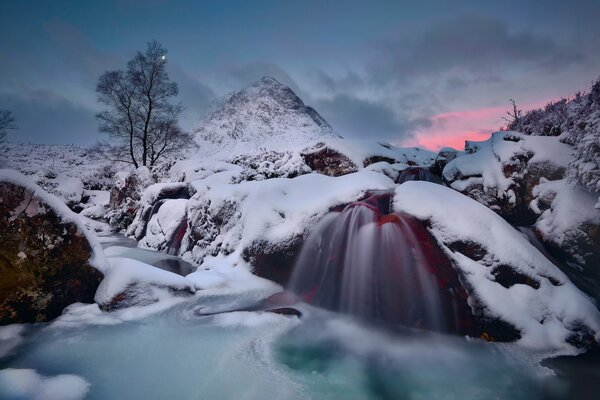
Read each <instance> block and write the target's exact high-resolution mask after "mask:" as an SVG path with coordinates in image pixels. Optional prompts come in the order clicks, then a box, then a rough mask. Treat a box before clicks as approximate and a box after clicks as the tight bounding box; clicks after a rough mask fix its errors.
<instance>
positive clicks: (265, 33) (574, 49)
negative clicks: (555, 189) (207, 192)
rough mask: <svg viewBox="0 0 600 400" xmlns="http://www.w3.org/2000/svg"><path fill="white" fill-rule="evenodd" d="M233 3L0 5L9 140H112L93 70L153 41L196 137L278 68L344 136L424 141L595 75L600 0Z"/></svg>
mask: <svg viewBox="0 0 600 400" xmlns="http://www.w3.org/2000/svg"><path fill="white" fill-rule="evenodd" d="M233 3H235V4H233ZM233 3H231V2H229V3H227V4H224V3H216V2H214V3H213V2H187V1H176V2H169V1H162V0H156V1H151V2H142V1H137V0H125V1H110V2H106V3H102V4H92V3H86V4H82V3H78V2H73V1H61V2H53V3H52V4H50V3H48V4H46V3H38V2H19V3H17V2H10V3H8V2H7V3H3V4H2V5H1V6H0V11H1V12H0V15H1V17H0V18H1V19H2V24H0V32H2V35H0V36H1V38H0V71H1V72H2V74H0V88H1V89H0V109H9V110H11V111H13V113H14V114H15V116H16V119H17V124H18V126H19V130H17V131H14V132H11V134H10V135H9V137H8V139H9V140H10V141H12V142H32V143H39V144H42V143H43V144H79V145H90V144H93V143H95V142H97V141H98V140H101V139H103V138H104V136H103V135H102V134H100V133H99V132H98V123H97V121H96V120H95V118H94V115H95V114H96V113H97V112H98V111H100V110H101V109H102V107H101V105H100V104H99V103H98V102H97V99H96V93H95V85H96V83H97V81H98V77H99V76H100V74H102V73H103V72H104V71H106V70H113V69H123V68H124V67H125V64H126V61H127V60H128V59H130V58H131V57H132V56H133V55H134V54H135V51H137V50H143V49H144V47H145V44H146V42H148V41H150V40H153V39H156V40H158V41H159V42H161V43H162V44H163V45H164V46H165V47H166V48H167V49H168V51H169V53H168V61H169V64H168V68H169V74H170V77H171V78H172V79H173V81H175V82H176V83H178V85H179V89H180V94H179V96H178V98H177V100H178V101H181V102H182V103H183V105H184V107H186V112H185V113H184V115H183V116H182V120H181V123H182V126H183V127H184V128H185V129H187V130H189V131H191V130H193V129H194V128H196V127H197V126H198V125H199V122H200V121H201V119H202V117H203V116H204V115H205V114H206V112H207V111H208V109H209V105H210V104H211V102H212V101H214V100H215V99H217V98H220V97H222V96H224V95H226V94H227V93H230V92H234V91H237V90H240V89H242V88H243V87H246V86H248V85H250V84H251V83H252V82H254V81H256V80H258V79H260V78H261V77H262V76H272V77H273V78H275V79H277V80H278V81H279V82H281V83H282V84H285V85H287V86H289V87H290V88H291V89H292V90H294V92H296V94H297V95H298V96H299V97H300V98H301V99H302V100H303V101H304V102H305V104H307V105H310V106H312V107H314V108H315V109H316V110H317V112H319V114H321V115H322V116H323V117H324V118H325V119H326V120H327V121H328V122H329V123H330V124H331V125H332V127H333V128H334V130H335V131H336V132H338V133H339V134H340V135H342V136H343V137H345V138H352V139H367V140H377V141H385V142H389V143H392V144H394V145H396V146H402V147H422V148H426V149H429V150H439V148H442V147H453V148H458V149H462V148H463V146H464V141H467V140H483V139H486V138H487V137H489V135H490V133H491V132H493V131H497V130H498V129H499V128H500V127H501V126H502V125H504V121H503V120H502V117H503V115H504V113H505V111H506V110H508V108H509V99H511V98H514V99H515V100H516V101H517V104H518V106H519V108H520V109H522V110H523V111H527V110H530V109H533V108H537V107H540V106H543V105H544V104H546V103H548V102H550V101H554V100H558V99H560V98H563V97H569V96H572V95H573V94H574V93H576V92H578V91H587V90H588V89H589V87H590V84H591V82H593V81H594V80H595V79H597V77H598V75H599V74H600V69H599V68H598V66H599V65H600V27H598V26H597V24H596V23H595V22H594V15H598V12H599V11H600V4H597V3H594V2H592V1H583V0H582V1H577V2H575V3H577V4H562V3H561V2H554V1H552V2H549V3H551V4H548V3H547V6H546V7H544V9H540V8H539V6H536V5H535V4H534V2H525V3H523V4H522V3H518V2H511V3H512V4H513V6H514V8H513V7H506V6H502V7H498V6H496V5H494V4H480V3H478V2H473V1H461V2H459V3H456V4H453V5H447V4H445V3H444V2H440V1H430V2H427V3H426V4H420V5H412V4H407V3H404V2H402V3H398V2H387V1H381V2H377V3H376V4H374V5H372V6H370V7H369V8H365V7H364V6H362V5H361V4H360V3H359V2H344V3H343V7H340V4H341V3H339V2H331V3H327V4H323V3H320V2H307V3H306V2H303V3H299V2H298V3H295V2H286V3H279V2H274V1H263V2H259V3H249V2H243V1H240V2H238V1H234V2H233ZM515 9H516V10H518V12H515V11H514V10H515ZM332 17H333V18H332Z"/></svg>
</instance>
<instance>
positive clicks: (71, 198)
mask: <svg viewBox="0 0 600 400" xmlns="http://www.w3.org/2000/svg"><path fill="white" fill-rule="evenodd" d="M32 178H33V179H35V183H36V184H38V185H39V186H40V187H41V188H42V189H44V190H45V191H47V192H49V193H52V194H53V195H55V196H56V197H58V198H59V199H61V200H62V201H63V202H64V203H65V204H66V205H67V206H68V207H69V208H70V209H72V210H74V211H79V210H80V203H81V201H82V198H83V182H82V181H81V179H79V178H73V177H71V176H67V175H65V174H57V173H55V172H51V171H40V172H39V173H37V174H36V175H33V176H32Z"/></svg>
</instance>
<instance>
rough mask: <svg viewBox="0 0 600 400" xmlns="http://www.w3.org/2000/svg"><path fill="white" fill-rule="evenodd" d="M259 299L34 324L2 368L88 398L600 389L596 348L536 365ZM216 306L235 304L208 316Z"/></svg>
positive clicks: (116, 247)
mask: <svg viewBox="0 0 600 400" xmlns="http://www.w3.org/2000/svg"><path fill="white" fill-rule="evenodd" d="M103 242H104V247H105V249H106V253H107V255H108V256H122V257H129V258H133V259H136V260H139V261H142V262H145V263H148V264H152V265H154V266H156V267H158V268H162V269H165V270H169V271H171V272H176V273H179V274H181V275H185V274H187V273H189V272H191V271H193V270H194V266H193V265H191V264H189V263H187V262H186V261H184V260H182V259H180V258H178V257H175V256H171V255H167V254H163V253H158V252H155V251H151V250H145V249H140V248H137V247H135V244H136V243H135V241H133V240H131V239H127V238H125V237H123V236H120V235H113V236H111V237H107V238H104V239H103ZM260 296H261V294H260V293H257V292H253V291H252V290H248V291H242V292H235V293H232V292H230V291H223V292H219V291H218V290H216V291H215V290H211V291H207V292H206V293H202V291H199V292H198V293H197V294H196V296H194V297H192V298H191V299H189V300H186V301H184V302H181V303H179V304H177V305H175V306H174V307H172V308H169V309H167V310H164V311H161V312H159V313H155V314H152V315H150V316H146V317H143V318H140V319H135V320H126V321H116V320H113V319H107V318H98V319H96V320H95V319H93V318H92V319H89V318H82V319H80V320H78V319H77V318H70V319H69V320H68V321H69V323H64V321H63V323H58V322H53V323H50V324H35V325H28V326H26V327H25V329H24V334H23V340H22V342H21V343H20V344H19V345H18V346H17V347H16V349H15V350H14V351H13V352H11V353H10V354H9V355H8V356H6V357H4V358H0V368H27V369H34V370H36V371H37V373H39V374H41V375H44V376H48V377H52V376H56V375H60V374H73V375H77V376H80V377H82V378H83V379H85V380H86V381H87V382H88V383H89V384H90V387H89V392H88V393H87V396H86V397H85V398H87V399H114V400H118V399H257V400H258V399H260V400H262V399H424V400H425V399H426V400H430V399H491V398H494V399H570V398H577V399H586V398H594V396H592V395H595V394H596V393H598V391H599V389H600V367H599V366H600V362H599V360H600V354H598V352H590V353H588V354H585V355H582V356H578V357H560V358H556V359H552V360H546V361H544V362H542V364H543V365H540V363H539V360H538V359H536V358H535V357H533V356H532V355H529V354H527V353H526V352H525V351H523V350H522V349H520V348H518V347H517V346H515V345H510V344H497V343H487V342H484V341H481V340H477V339H466V338H463V337H459V336H454V335H445V334H440V333H429V332H424V331H419V330H409V329H406V330H395V331H394V332H390V331H388V330H385V329H381V328H375V327H373V326H372V325H366V324H364V323H363V322H361V321H360V320H358V319H355V318H354V317H352V316H349V315H341V314H339V313H336V312H333V311H326V310H323V309H319V308H315V307H312V306H309V305H304V304H303V305H300V306H299V307H298V309H299V310H300V311H301V312H302V317H301V318H298V317H296V316H284V315H278V314H274V313H270V312H264V311H236V310H240V309H243V308H245V309H247V304H248V302H251V301H256V299H259V298H260ZM81 307H90V306H81ZM210 309H219V310H226V311H227V310H231V311H229V312H222V313H219V314H213V315H207V314H206V313H204V312H202V311H205V310H210ZM82 310H85V308H82ZM76 311H77V310H75V312H74V315H75V314H77V312H76ZM59 322H60V321H59ZM550 368H552V369H550ZM0 397H1V395H0Z"/></svg>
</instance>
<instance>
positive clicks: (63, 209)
mask: <svg viewBox="0 0 600 400" xmlns="http://www.w3.org/2000/svg"><path fill="white" fill-rule="evenodd" d="M0 182H9V183H12V184H14V185H17V186H20V187H24V188H26V189H27V190H28V191H30V192H31V193H32V194H33V196H35V197H37V198H39V199H40V200H41V201H42V202H43V203H44V204H46V205H48V206H49V207H50V208H51V209H52V210H53V211H54V212H55V213H56V214H57V215H58V216H59V217H60V218H61V219H62V220H63V221H65V222H71V223H73V224H75V225H76V226H77V228H78V229H79V230H80V231H81V232H82V233H83V235H84V236H85V238H86V239H87V241H88V242H89V244H90V247H91V248H92V257H91V258H90V260H89V263H90V265H91V266H92V267H94V268H96V269H97V270H99V271H101V272H104V271H105V270H106V269H107V268H108V263H107V261H106V258H105V257H104V252H103V251H102V246H101V245H100V242H99V241H98V238H97V237H96V236H95V235H94V234H92V233H91V232H90V231H89V230H88V228H87V227H86V226H85V224H84V223H83V222H82V219H81V217H80V216H79V215H77V214H75V213H74V212H73V211H71V210H70V209H69V207H67V206H66V205H65V203H64V202H63V201H62V200H61V199H59V198H57V197H56V196H54V195H52V194H50V193H47V192H45V191H44V190H42V189H41V188H40V187H39V186H38V185H36V184H35V183H33V182H32V181H31V180H30V179H29V178H27V177H26V176H25V175H23V174H21V173H20V172H17V171H13V170H8V169H1V170H0Z"/></svg>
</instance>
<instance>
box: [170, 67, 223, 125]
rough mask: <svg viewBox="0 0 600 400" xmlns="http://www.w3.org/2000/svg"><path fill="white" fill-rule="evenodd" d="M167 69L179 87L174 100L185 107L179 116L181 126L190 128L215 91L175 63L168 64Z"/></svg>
mask: <svg viewBox="0 0 600 400" xmlns="http://www.w3.org/2000/svg"><path fill="white" fill-rule="evenodd" d="M168 71H169V77H170V78H171V80H172V81H173V82H176V83H177V85H178V87H179V96H178V97H177V98H176V99H175V100H176V101H178V102H181V103H182V104H183V106H184V107H185V110H184V112H183V115H182V118H181V123H182V127H183V128H184V129H186V130H192V129H193V128H195V127H197V125H198V123H199V119H201V118H202V117H203V116H204V112H205V111H206V109H207V106H208V105H209V103H210V101H211V100H212V99H214V98H215V96H216V95H215V92H214V91H213V90H212V89H211V88H210V87H208V86H206V85H205V84H203V83H202V82H200V81H199V80H197V79H195V78H194V77H193V76H191V75H190V74H189V73H188V72H187V71H185V70H184V69H183V68H181V67H180V66H179V65H177V64H168Z"/></svg>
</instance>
